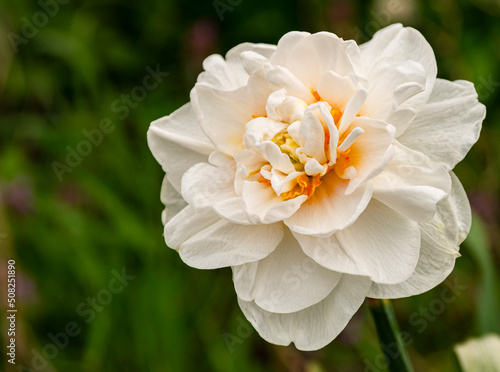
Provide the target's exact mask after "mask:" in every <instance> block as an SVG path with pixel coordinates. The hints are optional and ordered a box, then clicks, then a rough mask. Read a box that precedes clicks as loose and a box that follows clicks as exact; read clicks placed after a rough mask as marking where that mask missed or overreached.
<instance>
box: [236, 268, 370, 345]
mask: <svg viewBox="0 0 500 372" xmlns="http://www.w3.org/2000/svg"><path fill="white" fill-rule="evenodd" d="M370 283H371V281H370V280H369V279H368V278H363V277H355V276H350V275H343V276H342V279H341V280H340V282H339V284H338V285H337V286H336V287H335V289H334V290H333V291H332V292H331V293H330V294H329V295H328V297H327V298H325V299H324V300H323V301H321V302H319V303H318V304H316V305H313V306H311V307H308V308H306V309H304V310H301V311H298V312H296V313H291V314H276V313H270V312H267V311H265V310H263V309H261V308H260V307H259V306H257V305H256V304H255V303H254V302H247V301H244V300H242V299H240V298H238V303H239V305H240V308H241V310H242V311H243V314H245V316H246V317H247V319H248V320H249V321H250V323H252V325H253V326H254V327H255V329H256V330H257V332H259V334H260V335H261V337H262V338H264V339H265V340H267V341H268V342H271V343H273V344H278V345H288V344H290V343H291V342H293V343H294V344H295V346H296V347H297V348H298V349H299V350H317V349H320V348H322V347H324V346H326V345H327V344H328V343H330V342H331V341H332V340H333V339H334V338H335V337H337V335H338V334H339V333H340V332H341V331H342V330H343V329H344V327H345V326H346V325H347V323H348V322H349V320H350V319H351V318H352V316H353V315H354V313H355V312H356V311H357V310H358V309H359V307H360V306H361V304H362V303H363V301H364V299H365V295H366V293H367V291H368V288H369V287H370Z"/></svg>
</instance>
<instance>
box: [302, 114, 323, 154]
mask: <svg viewBox="0 0 500 372" xmlns="http://www.w3.org/2000/svg"><path fill="white" fill-rule="evenodd" d="M314 111H316V110H315V109H314V108H313V105H311V106H309V107H308V109H307V110H306V112H305V114H304V118H303V119H302V123H301V125H300V135H301V136H302V138H304V147H303V149H304V152H305V153H306V154H307V155H309V156H310V157H312V158H315V159H316V160H317V161H318V162H319V163H321V164H323V163H325V162H326V154H325V130H324V128H323V124H321V121H320V120H319V119H318V118H317V117H316V113H315V112H314Z"/></svg>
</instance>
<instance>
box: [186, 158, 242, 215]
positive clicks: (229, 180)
mask: <svg viewBox="0 0 500 372" xmlns="http://www.w3.org/2000/svg"><path fill="white" fill-rule="evenodd" d="M231 160H232V159H231ZM231 160H229V159H228V160H227V162H226V164H225V165H224V166H214V165H211V164H207V163H199V164H196V165H194V166H192V167H191V168H189V170H188V171H187V172H186V173H185V174H184V176H183V177H182V196H183V197H184V199H185V200H186V201H187V202H188V203H189V204H190V205H191V206H192V207H194V208H197V209H198V208H206V207H211V206H213V205H215V204H216V203H218V202H220V201H223V200H225V199H229V198H233V197H236V196H237V195H236V193H235V191H234V177H235V164H234V161H231Z"/></svg>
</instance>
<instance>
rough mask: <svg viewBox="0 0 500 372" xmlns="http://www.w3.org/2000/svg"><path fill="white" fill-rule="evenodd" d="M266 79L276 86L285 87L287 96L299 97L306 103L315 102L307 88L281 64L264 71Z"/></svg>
mask: <svg viewBox="0 0 500 372" xmlns="http://www.w3.org/2000/svg"><path fill="white" fill-rule="evenodd" d="M266 79H267V80H268V81H269V82H270V83H271V84H273V85H275V86H276V87H277V88H285V89H286V92H287V94H288V95H289V96H293V97H297V98H300V99H301V100H303V101H304V102H306V103H308V104H311V103H314V102H316V99H315V98H314V96H313V95H312V93H311V91H310V90H309V88H307V87H306V86H305V85H304V83H302V82H301V81H300V80H299V79H298V78H297V77H296V76H295V75H294V74H292V73H291V72H290V71H289V70H288V69H286V68H284V67H282V66H274V67H272V68H270V69H269V71H267V73H266Z"/></svg>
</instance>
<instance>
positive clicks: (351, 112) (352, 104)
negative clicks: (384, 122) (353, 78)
mask: <svg viewBox="0 0 500 372" xmlns="http://www.w3.org/2000/svg"><path fill="white" fill-rule="evenodd" d="M367 95H368V93H367V91H366V90H365V89H363V88H361V87H358V90H357V91H356V92H355V93H354V94H353V96H352V97H351V99H350V100H349V102H348V103H347V106H346V107H345V112H344V114H343V115H342V118H341V119H340V125H339V133H344V131H345V130H346V128H347V127H348V126H349V124H351V123H352V121H353V119H354V118H355V117H356V115H358V113H359V110H361V108H362V107H363V104H364V103H365V100H366V97H367Z"/></svg>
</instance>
